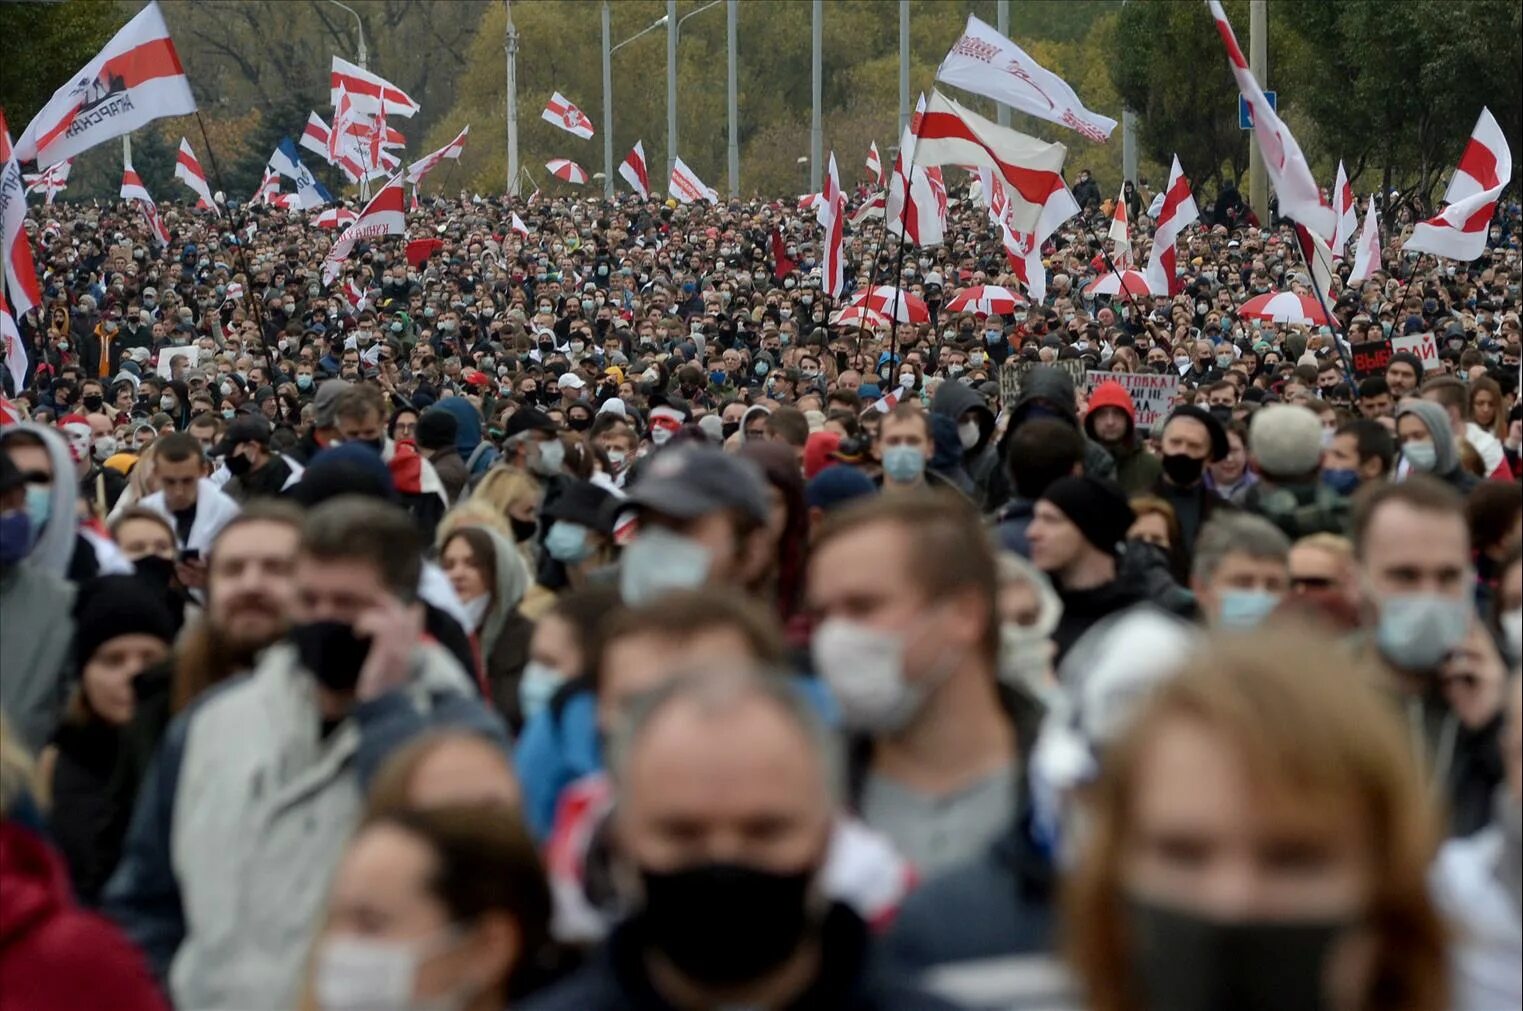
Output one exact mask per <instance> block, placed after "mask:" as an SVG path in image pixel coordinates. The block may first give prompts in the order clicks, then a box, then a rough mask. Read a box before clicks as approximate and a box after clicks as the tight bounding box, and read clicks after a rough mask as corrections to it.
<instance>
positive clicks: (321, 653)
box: [287, 621, 370, 692]
mask: <svg viewBox="0 0 1523 1011" xmlns="http://www.w3.org/2000/svg"><path fill="white" fill-rule="evenodd" d="M287 638H288V639H289V641H290V642H291V645H293V646H295V647H296V655H297V658H298V659H300V660H301V665H302V666H303V667H305V668H306V669H307V670H308V671H310V672H311V674H312V676H313V677H315V678H316V679H317V681H318V683H319V684H321V685H322V686H323V687H325V688H328V689H330V690H331V691H336V692H348V691H353V690H354V686H355V685H356V684H358V683H359V680H360V668H361V667H363V666H364V665H365V658H366V657H367V656H369V655H370V640H369V639H361V638H360V637H359V636H357V635H355V634H354V628H353V627H352V626H350V625H346V624H344V623H343V622H341V621H311V622H307V623H306V624H302V625H296V626H293V627H292V629H291V631H290V633H289V634H288V635H287Z"/></svg>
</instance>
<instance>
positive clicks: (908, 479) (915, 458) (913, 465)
mask: <svg viewBox="0 0 1523 1011" xmlns="http://www.w3.org/2000/svg"><path fill="white" fill-rule="evenodd" d="M883 473H885V474H887V475H888V477H889V480H891V481H893V482H894V483H895V484H910V483H912V482H914V481H915V480H916V479H917V478H919V477H920V475H921V474H923V473H925V453H924V452H923V451H922V450H921V449H920V447H919V446H890V447H888V448H887V449H885V450H884V451H883Z"/></svg>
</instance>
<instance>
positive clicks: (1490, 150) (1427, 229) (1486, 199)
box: [1401, 109, 1512, 261]
mask: <svg viewBox="0 0 1523 1011" xmlns="http://www.w3.org/2000/svg"><path fill="white" fill-rule="evenodd" d="M1511 181H1512V149H1511V148H1509V147H1508V146H1507V138H1506V136H1504V135H1503V133H1502V128H1501V127H1499V126H1498V125H1497V121H1496V119H1495V118H1493V117H1492V115H1491V110H1490V109H1482V110H1481V118H1480V119H1479V120H1478V121H1477V122H1476V124H1475V130H1474V131H1472V132H1471V134H1470V143H1469V144H1467V145H1465V153H1464V154H1462V155H1460V164H1459V167H1458V168H1457V169H1455V171H1454V176H1453V177H1452V178H1451V179H1450V180H1449V188H1448V189H1447V190H1445V191H1444V201H1445V202H1446V203H1447V204H1448V205H1449V206H1447V207H1445V208H1444V209H1443V210H1441V211H1439V212H1438V213H1437V214H1435V215H1434V216H1433V217H1431V218H1429V219H1428V220H1427V221H1421V222H1418V224H1417V225H1416V227H1414V228H1413V229H1412V237H1411V238H1410V239H1408V240H1407V241H1406V243H1405V244H1404V245H1403V246H1402V247H1401V248H1402V249H1416V250H1420V251H1422V252H1425V253H1437V254H1438V255H1439V256H1445V257H1448V258H1449V259H1451V260H1461V261H1468V260H1474V259H1475V258H1476V257H1478V256H1480V255H1481V254H1482V253H1484V252H1485V251H1486V233H1487V228H1488V227H1489V226H1490V224H1491V219H1492V218H1493V217H1494V216H1495V215H1496V211H1497V200H1498V199H1499V198H1500V197H1501V195H1502V190H1503V189H1504V188H1506V186H1507V184H1508V183H1509V182H1511Z"/></svg>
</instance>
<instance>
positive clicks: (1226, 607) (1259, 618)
mask: <svg viewBox="0 0 1523 1011" xmlns="http://www.w3.org/2000/svg"><path fill="white" fill-rule="evenodd" d="M1220 597H1221V605H1222V607H1221V615H1220V617H1219V619H1218V621H1219V622H1220V624H1221V626H1222V628H1235V629H1245V630H1246V629H1250V628H1257V627H1258V626H1259V625H1260V624H1262V623H1263V621H1264V619H1265V618H1267V617H1269V614H1270V612H1272V611H1273V610H1274V609H1275V606H1276V605H1277V604H1279V602H1280V595H1279V594H1278V593H1270V592H1268V591H1267V590H1223V591H1222V592H1221V594H1220Z"/></svg>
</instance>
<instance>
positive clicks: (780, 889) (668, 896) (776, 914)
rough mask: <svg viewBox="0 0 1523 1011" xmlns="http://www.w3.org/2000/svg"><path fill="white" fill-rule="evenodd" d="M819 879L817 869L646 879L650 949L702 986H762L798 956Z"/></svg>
mask: <svg viewBox="0 0 1523 1011" xmlns="http://www.w3.org/2000/svg"><path fill="white" fill-rule="evenodd" d="M814 876H815V871H814V869H813V868H809V869H806V870H803V871H798V872H795V873H792V874H776V873H772V872H770V871H763V870H759V869H757V868H755V867H747V866H744V865H741V864H700V865H698V866H696V867H685V868H683V869H681V870H677V871H670V872H667V873H657V872H655V871H649V870H644V871H641V872H640V877H641V880H642V881H643V882H644V884H645V909H644V912H643V913H642V915H641V922H642V924H643V926H644V929H645V931H646V935H647V942H648V944H649V945H650V947H652V948H654V949H656V950H658V951H660V952H661V954H663V955H665V956H666V957H667V958H669V959H671V961H672V964H673V965H674V966H676V967H677V969H678V970H679V971H681V972H682V974H683V975H685V976H687V977H688V978H690V979H692V980H693V981H695V982H697V983H700V984H703V985H708V986H717V987H725V986H734V985H737V984H741V983H747V982H750V981H752V980H755V979H758V978H760V977H761V976H763V975H765V974H766V973H768V972H769V971H771V970H773V969H775V968H777V966H778V965H780V964H782V962H783V961H784V960H785V959H787V958H788V956H789V955H792V954H793V953H794V952H795V951H797V950H798V946H799V942H800V941H802V940H803V938H804V935H805V932H806V931H807V930H808V929H809V927H810V917H809V910H808V901H807V900H808V892H809V883H810V882H811V881H813V880H814ZM737 910H744V913H743V915H740V916H737V915H736V911H737Z"/></svg>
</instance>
